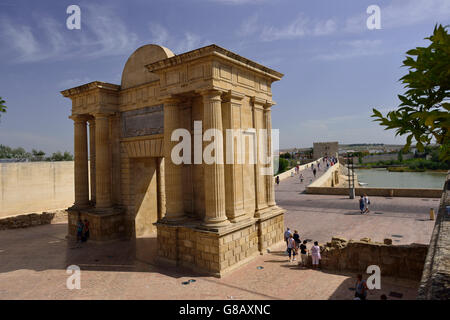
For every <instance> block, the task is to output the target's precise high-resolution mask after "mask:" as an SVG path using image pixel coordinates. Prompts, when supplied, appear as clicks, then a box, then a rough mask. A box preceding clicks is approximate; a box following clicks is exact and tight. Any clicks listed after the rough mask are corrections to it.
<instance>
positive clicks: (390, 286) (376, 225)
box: [0, 172, 438, 300]
mask: <svg viewBox="0 0 450 320" xmlns="http://www.w3.org/2000/svg"><path fill="white" fill-rule="evenodd" d="M307 174H311V173H308V172H306V173H304V175H307ZM319 174H320V172H319ZM303 190H304V184H300V183H299V181H298V180H297V176H296V177H295V178H288V179H286V180H284V181H282V182H281V184H280V185H279V186H277V187H276V197H277V202H278V204H279V205H280V206H282V207H284V208H286V209H287V213H286V215H285V220H286V225H287V226H290V227H291V228H293V229H294V228H296V229H298V230H299V231H300V234H301V236H302V238H310V239H314V240H319V241H321V242H324V241H329V240H330V238H331V236H333V235H341V236H345V237H348V238H360V237H364V236H369V237H371V238H373V239H376V240H382V238H383V237H386V236H391V237H393V239H395V240H394V241H396V242H397V243H407V242H412V241H415V242H422V243H427V242H428V241H429V238H430V235H431V230H432V226H433V223H432V222H430V221H426V218H427V217H428V215H427V214H428V209H429V207H430V206H431V205H432V206H435V207H436V206H437V204H438V203H437V202H435V201H431V200H427V201H425V199H406V198H404V199H402V198H395V199H388V198H375V197H374V198H372V199H371V200H372V202H373V210H372V213H370V214H368V215H363V216H361V215H359V213H358V209H357V201H356V200H349V199H346V198H345V197H340V196H315V195H305V194H302V193H301V192H302V191H303ZM422 220H424V221H422ZM66 232H67V224H66V223H65V222H60V223H56V224H51V225H46V226H38V227H33V228H28V229H20V230H4V231H0V299H352V298H353V294H354V291H352V290H351V288H352V287H354V275H353V274H332V273H327V272H321V271H315V270H310V269H302V268H299V267H298V266H297V265H295V264H290V263H288V262H287V257H286V256H285V255H284V252H283V251H284V248H283V246H281V247H279V248H275V249H276V250H273V251H272V252H270V253H268V254H266V255H263V256H258V257H257V258H255V259H254V260H253V261H251V262H249V263H248V264H246V265H244V266H242V267H241V268H239V269H237V270H236V271H234V272H232V273H230V274H228V275H226V276H225V277H224V278H221V279H217V278H213V277H199V276H197V275H195V274H193V273H192V272H190V271H186V270H179V269H178V270H177V269H173V268H159V267H156V266H153V265H148V264H144V263H141V262H139V261H136V260H135V259H134V257H135V249H134V242H133V241H118V242H114V243H110V244H104V245H95V244H92V243H86V244H83V245H82V246H81V247H78V246H76V245H74V244H73V243H70V242H68V241H67V240H66V239H65V236H66ZM394 236H395V237H394ZM154 240H155V239H153V241H150V242H149V245H153V246H155V245H156V244H155V243H156V241H154ZM152 243H153V244H152ZM72 264H76V265H79V266H80V267H81V270H82V273H81V289H80V290H69V289H67V287H66V280H67V277H68V274H67V273H66V268H67V266H69V265H72ZM258 266H262V267H263V269H257V267H258ZM188 279H195V280H196V282H194V283H191V284H188V285H183V284H182V282H184V281H186V280H188ZM381 286H382V289H381V290H374V291H373V292H371V294H370V295H369V299H375V300H376V299H378V298H379V296H380V294H381V293H384V294H386V295H389V293H390V292H392V291H394V292H399V293H401V294H403V297H402V299H403V300H404V299H414V298H415V296H416V292H417V288H418V283H417V282H415V281H409V280H401V279H392V278H387V277H383V278H382V283H381ZM388 298H389V299H397V298H393V297H388Z"/></svg>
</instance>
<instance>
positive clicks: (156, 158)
mask: <svg viewBox="0 0 450 320" xmlns="http://www.w3.org/2000/svg"><path fill="white" fill-rule="evenodd" d="M282 76H283V75H282V74H281V73H279V72H276V71H274V70H271V69H269V68H266V67H264V66H262V65H260V64H258V63H255V62H253V61H251V60H248V59H246V58H244V57H241V56H239V55H237V54H235V53H233V52H230V51H228V50H226V49H223V48H221V47H218V46H216V45H210V46H206V47H203V48H200V49H196V50H193V51H190V52H186V53H183V54H180V55H174V54H173V53H172V52H171V51H170V50H169V49H167V48H164V47H161V46H157V45H145V46H143V47H141V48H139V49H137V50H136V51H135V52H134V53H133V54H132V55H131V56H130V58H129V59H128V61H127V62H126V64H125V68H124V70H123V74H122V81H121V85H120V86H119V85H115V84H110V83H104V82H99V81H95V82H91V83H88V84H84V85H82V86H78V87H75V88H72V89H67V90H64V91H62V94H63V95H64V97H68V98H70V99H71V100H72V115H71V116H70V118H71V119H72V120H73V121H74V130H75V144H74V149H75V150H74V154H75V203H74V205H73V206H72V207H71V208H69V236H70V237H74V236H75V235H76V224H77V221H78V219H80V218H81V219H82V220H84V219H87V220H88V221H89V224H90V234H91V240H93V241H107V240H114V239H123V238H128V239H133V238H140V237H146V236H149V235H151V234H153V235H154V234H155V232H156V234H157V261H158V262H159V263H162V264H170V265H177V266H184V267H188V268H191V269H193V270H195V271H199V272H205V273H208V274H212V275H216V276H221V275H222V274H224V273H225V272H227V271H230V270H232V269H234V268H236V267H237V266H239V265H241V264H243V263H245V262H247V261H249V260H250V259H252V258H253V257H255V256H256V255H258V254H262V253H264V252H265V251H266V249H267V248H268V247H270V246H273V245H274V244H276V243H278V242H280V241H282V240H283V229H284V220H283V213H284V211H283V210H282V209H281V208H279V207H278V206H276V204H275V199H274V189H273V187H274V186H273V184H274V183H273V176H272V175H263V174H261V173H260V171H261V169H262V167H264V166H265V167H266V168H267V169H269V170H271V162H270V164H261V163H260V162H259V161H256V162H255V163H251V162H249V161H244V162H243V163H239V162H233V163H228V162H226V161H217V162H214V163H211V164H206V163H205V162H204V161H201V162H200V163H199V162H198V161H194V162H192V163H181V164H176V163H174V161H173V160H172V158H171V153H172V150H173V147H174V146H176V145H177V144H178V143H179V141H172V139H171V135H172V132H173V131H174V130H175V129H179V128H183V129H186V130H187V131H188V132H189V136H190V137H191V138H192V139H191V141H195V140H196V139H198V137H200V139H202V136H203V133H204V132H205V131H206V130H208V129H211V128H214V129H218V130H220V131H222V132H224V133H225V131H226V130H227V129H236V130H240V132H241V133H242V136H246V135H249V136H253V137H255V136H256V138H258V137H257V136H258V135H259V134H260V133H258V132H260V130H258V129H267V130H271V121H272V120H271V113H270V112H271V107H272V106H273V105H274V101H273V100H272V93H271V84H272V82H274V81H277V80H280V79H281V77H282ZM198 121H201V122H202V126H201V127H200V129H199V128H198V127H195V123H194V122H198ZM194 128H195V129H194ZM224 137H225V134H224ZM212 140H214V141H213V144H214V146H215V155H216V156H217V157H225V154H227V153H228V154H229V153H230V152H232V154H233V155H232V157H234V158H236V153H237V152H236V149H235V148H234V147H235V146H236V147H238V144H237V142H238V141H236V139H235V138H232V144H231V148H230V145H228V144H226V143H225V140H226V139H225V138H223V140H222V141H220V139H217V138H214V139H212ZM200 141H202V140H200ZM266 141H267V142H266V146H265V148H264V150H265V152H266V154H267V156H271V154H272V150H271V141H270V135H269V138H268V139H266ZM205 145H206V144H205V142H203V146H205ZM257 145H258V147H257V148H261V146H260V145H259V144H257ZM227 148H228V150H227ZM194 149H195V144H193V147H192V150H193V154H194V153H195V150H194ZM200 149H202V148H200ZM248 150H249V148H246V149H245V150H244V154H245V157H246V159H247V158H248V157H249V155H248V153H249V152H248ZM258 151H260V150H258ZM183 152H184V151H183ZM200 152H202V150H200ZM88 158H89V160H90V161H88ZM216 159H217V158H216ZM144 250H145V248H144Z"/></svg>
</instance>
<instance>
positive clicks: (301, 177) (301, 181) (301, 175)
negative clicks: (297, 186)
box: [299, 173, 304, 183]
mask: <svg viewBox="0 0 450 320" xmlns="http://www.w3.org/2000/svg"><path fill="white" fill-rule="evenodd" d="M299 178H300V183H303V179H304V178H303V173H300V177H299Z"/></svg>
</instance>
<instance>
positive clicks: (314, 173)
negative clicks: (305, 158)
mask: <svg viewBox="0 0 450 320" xmlns="http://www.w3.org/2000/svg"><path fill="white" fill-rule="evenodd" d="M316 173H317V171H316V169H315V168H314V170H313V175H314V178H315V177H316Z"/></svg>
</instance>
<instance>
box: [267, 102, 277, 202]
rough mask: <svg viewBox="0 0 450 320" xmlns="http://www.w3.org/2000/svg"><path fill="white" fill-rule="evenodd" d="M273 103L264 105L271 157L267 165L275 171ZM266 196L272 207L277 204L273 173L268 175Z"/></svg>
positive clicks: (268, 151) (268, 148) (268, 152)
mask: <svg viewBox="0 0 450 320" xmlns="http://www.w3.org/2000/svg"><path fill="white" fill-rule="evenodd" d="M271 107H272V105H271V104H270V103H269V104H266V105H265V106H264V122H265V127H266V129H267V155H268V156H269V157H270V164H269V165H268V166H267V167H268V168H269V170H270V173H273V154H272V115H271V112H270V111H271ZM266 196H267V204H268V205H269V206H270V207H271V206H274V205H275V191H274V178H273V174H270V175H266Z"/></svg>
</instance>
